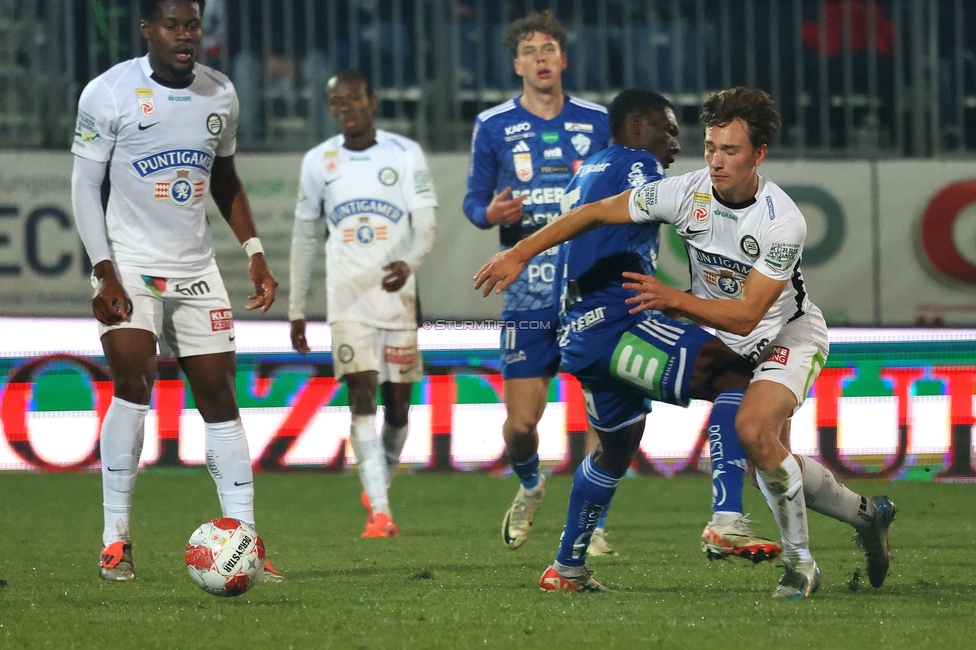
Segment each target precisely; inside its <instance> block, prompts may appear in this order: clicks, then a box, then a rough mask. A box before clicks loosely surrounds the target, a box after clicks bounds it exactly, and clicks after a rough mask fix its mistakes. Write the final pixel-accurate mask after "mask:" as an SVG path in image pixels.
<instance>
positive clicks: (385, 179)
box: [379, 167, 397, 185]
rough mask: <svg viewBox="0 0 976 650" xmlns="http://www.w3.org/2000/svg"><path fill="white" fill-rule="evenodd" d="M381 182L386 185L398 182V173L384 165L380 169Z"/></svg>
mask: <svg viewBox="0 0 976 650" xmlns="http://www.w3.org/2000/svg"><path fill="white" fill-rule="evenodd" d="M379 178H380V182H381V183H383V184H384V185H393V184H394V183H396V182H397V173H396V170H394V169H393V168H391V167H384V168H383V169H381V170H380V176H379Z"/></svg>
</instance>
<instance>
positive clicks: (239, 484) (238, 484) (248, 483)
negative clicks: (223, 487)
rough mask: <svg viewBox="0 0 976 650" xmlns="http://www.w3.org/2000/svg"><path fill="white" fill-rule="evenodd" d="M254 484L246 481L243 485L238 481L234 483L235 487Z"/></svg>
mask: <svg viewBox="0 0 976 650" xmlns="http://www.w3.org/2000/svg"><path fill="white" fill-rule="evenodd" d="M253 482H254V481H244V482H243V483H238V482H237V481H234V485H235V486H236V487H241V486H242V485H250V484H251V483H253Z"/></svg>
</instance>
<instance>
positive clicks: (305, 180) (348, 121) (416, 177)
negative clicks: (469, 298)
mask: <svg viewBox="0 0 976 650" xmlns="http://www.w3.org/2000/svg"><path fill="white" fill-rule="evenodd" d="M326 95H327V97H328V100H329V111H330V112H331V113H332V116H333V117H334V118H335V120H336V123H337V124H338V125H339V128H340V130H341V131H342V133H341V134H340V135H337V136H335V137H332V138H330V139H328V140H326V141H325V142H323V143H322V144H320V145H319V146H317V147H315V148H314V149H312V150H311V151H309V152H308V153H307V154H305V159H304V160H303V161H302V171H301V180H300V188H299V198H298V205H297V206H296V208H295V226H294V233H293V237H292V249H291V293H290V296H289V305H288V319H289V320H290V321H291V342H292V346H293V347H294V348H295V349H296V350H298V351H299V352H301V353H302V354H306V353H308V351H309V347H308V341H307V340H306V338H305V299H306V296H307V294H308V287H309V282H310V281H311V274H312V259H313V257H314V255H315V249H316V245H317V241H316V237H315V222H316V221H317V220H319V219H321V218H325V220H326V224H327V229H328V240H327V241H326V244H325V250H326V256H325V263H326V289H327V295H328V297H327V303H328V304H327V310H328V320H329V323H330V324H331V326H332V359H333V363H334V367H335V375H336V378H337V379H341V380H342V381H344V382H345V384H346V387H347V388H348V390H349V408H350V410H351V411H352V427H351V430H350V434H349V435H350V441H351V442H352V448H353V451H354V453H355V454H356V462H357V464H358V465H359V476H360V479H361V480H362V483H363V505H364V506H365V507H366V510H367V513H368V516H367V521H366V529H365V531H363V535H362V536H363V537H396V536H397V535H398V534H399V531H398V529H397V527H396V524H394V523H393V516H392V513H391V511H390V502H389V497H388V494H387V491H388V489H389V486H390V483H391V482H392V479H393V474H395V473H396V470H397V466H398V465H399V463H400V452H401V451H402V449H403V445H404V442H405V441H406V438H407V428H408V421H407V417H408V413H409V409H410V395H411V393H412V391H413V384H414V382H417V381H419V380H420V378H421V376H422V374H423V361H422V360H421V358H420V353H419V352H418V350H417V283H416V276H415V275H414V272H415V271H416V269H417V267H418V266H420V263H421V261H422V260H423V257H424V255H426V254H427V252H428V251H429V250H430V249H431V247H432V246H433V244H434V212H435V208H436V207H437V197H436V195H435V194H434V185H433V182H432V181H431V178H430V172H429V171H428V169H427V162H426V160H425V158H424V154H423V151H422V150H421V149H420V146H419V145H418V144H417V143H416V142H414V141H413V140H410V139H408V138H404V137H402V136H399V135H396V134H393V133H388V132H386V131H382V130H379V129H376V128H374V126H373V111H374V110H375V108H376V103H377V98H376V95H374V94H373V93H372V90H371V89H370V87H369V84H368V82H367V81H366V80H365V79H364V78H363V77H362V75H360V74H359V73H358V72H353V71H343V72H340V73H338V74H337V75H336V76H334V77H332V78H331V79H329V81H328V83H327V84H326ZM377 386H379V387H380V389H381V391H382V396H383V430H382V435H381V437H380V438H378V437H377V435H376V389H377Z"/></svg>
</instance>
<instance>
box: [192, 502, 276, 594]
mask: <svg viewBox="0 0 976 650" xmlns="http://www.w3.org/2000/svg"><path fill="white" fill-rule="evenodd" d="M263 555H264V543H263V542H262V541H261V538H260V537H258V534H257V532H256V531H255V530H254V527H253V526H251V525H250V524H246V523H244V522H243V521H241V520H239V519H231V518H229V517H225V518H221V519H212V520H211V521H208V522H207V523H205V524H203V525H202V526H200V527H199V528H197V529H196V530H195V531H193V534H192V535H190V541H188V542H187V544H186V568H187V571H189V573H190V578H191V579H192V580H193V582H194V583H195V584H196V585H197V586H198V587H200V588H201V589H203V590H204V591H206V592H207V593H208V594H213V595H214V596H240V595H241V594H243V593H244V592H246V591H247V590H248V589H250V588H251V587H252V586H253V585H254V583H255V582H256V581H257V577H258V575H259V573H260V572H261V571H262V569H264V557H263Z"/></svg>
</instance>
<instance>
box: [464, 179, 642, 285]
mask: <svg viewBox="0 0 976 650" xmlns="http://www.w3.org/2000/svg"><path fill="white" fill-rule="evenodd" d="M630 192H631V190H626V191H624V192H621V193H620V194H618V195H616V196H611V197H610V198H608V199H603V200H602V201H596V202H595V203H587V204H586V205H581V206H580V207H578V208H573V209H572V210H570V211H569V212H566V213H565V214H563V215H561V216H560V217H559V218H558V219H556V220H555V221H553V222H552V223H549V224H548V225H546V226H545V227H544V228H540V229H539V230H537V231H535V232H534V233H532V234H531V235H529V236H528V237H526V238H525V239H523V240H522V241H520V242H519V243H517V244H515V246H513V247H512V248H510V249H508V250H506V251H502V252H500V253H498V254H496V255H495V256H494V257H492V258H491V260H489V261H488V263H487V264H485V265H484V266H483V267H481V270H480V271H478V274H477V275H475V276H474V288H475V289H480V288H481V287H482V286H484V291H483V292H482V295H483V296H487V295H488V294H489V293H491V291H492V289H494V290H495V293H501V292H502V291H504V290H505V289H506V287H508V285H510V284H511V283H512V282H514V281H515V279H516V278H518V276H519V274H520V273H521V272H522V269H523V268H524V267H525V265H526V264H527V263H528V261H529V260H530V259H532V258H533V257H535V256H536V255H538V254H539V253H541V252H542V251H545V250H549V249H550V248H552V247H553V246H555V245H557V244H561V243H563V242H567V241H569V240H570V239H575V238H576V237H579V236H580V235H582V234H584V233H587V232H589V231H591V230H593V229H595V228H599V227H600V226H606V225H612V224H617V225H620V224H628V223H633V222H632V221H631V219H630V209H629V208H628V203H629V201H630Z"/></svg>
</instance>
